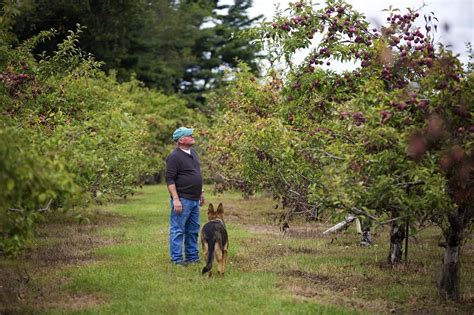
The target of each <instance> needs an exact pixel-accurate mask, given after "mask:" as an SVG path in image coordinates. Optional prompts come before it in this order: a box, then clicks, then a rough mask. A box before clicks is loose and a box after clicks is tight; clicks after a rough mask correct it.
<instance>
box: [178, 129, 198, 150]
mask: <svg viewBox="0 0 474 315" xmlns="http://www.w3.org/2000/svg"><path fill="white" fill-rule="evenodd" d="M193 131H194V129H192V128H186V127H179V128H178V129H176V130H175V131H174V132H173V140H174V141H176V143H177V144H178V145H183V146H188V147H190V146H192V145H193V144H194V137H193Z"/></svg>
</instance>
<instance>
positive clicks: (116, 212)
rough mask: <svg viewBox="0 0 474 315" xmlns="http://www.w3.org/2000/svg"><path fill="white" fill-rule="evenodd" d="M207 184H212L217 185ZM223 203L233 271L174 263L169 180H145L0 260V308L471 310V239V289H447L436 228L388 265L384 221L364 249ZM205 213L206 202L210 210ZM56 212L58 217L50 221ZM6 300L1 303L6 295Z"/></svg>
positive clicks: (470, 258) (471, 254) (259, 208)
mask: <svg viewBox="0 0 474 315" xmlns="http://www.w3.org/2000/svg"><path fill="white" fill-rule="evenodd" d="M208 191H210V189H208ZM208 202H213V203H215V204H217V203H219V202H223V203H224V207H225V211H226V224H227V229H228V232H229V238H230V255H229V265H228V268H227V272H226V275H225V277H223V278H221V277H218V276H215V277H212V278H208V277H203V276H202V275H201V274H200V269H201V268H202V266H201V265H199V266H189V267H176V266H173V265H171V264H170V262H169V255H168V220H169V202H168V197H167V192H166V188H165V187H164V186H148V187H145V188H144V189H143V190H140V191H139V192H137V194H135V196H134V197H133V198H131V200H128V201H127V202H123V201H122V202H119V203H113V204H110V205H109V206H107V207H103V208H101V209H94V211H93V212H91V215H90V216H89V217H90V222H88V223H83V224H77V223H76V222H75V221H72V220H71V221H68V220H66V222H64V219H62V222H61V223H53V224H51V223H50V224H48V225H44V226H42V227H41V228H40V230H39V232H40V235H39V238H38V239H39V245H38V246H37V248H36V249H34V250H31V251H29V252H28V253H26V254H25V256H24V257H22V258H21V260H7V259H0V268H1V269H0V271H1V274H0V314H3V313H21V314H25V313H32V314H33V313H34V314H38V313H47V314H76V313H78V314H88V313H91V314H96V313H101V314H169V313H171V314H352V313H376V314H379V313H420V312H421V313H430V314H433V313H434V314H436V313H438V314H447V313H452V314H462V313H465V314H469V313H470V312H472V310H473V309H474V276H473V275H474V272H473V271H474V264H473V262H474V246H473V244H472V240H471V241H470V242H468V243H467V244H466V245H465V246H464V247H463V251H462V275H461V278H462V291H463V300H462V301H461V302H458V303H453V302H449V303H445V302H441V301H439V300H438V297H437V294H436V287H435V284H436V280H437V277H438V275H439V273H438V270H439V266H440V262H441V257H442V250H441V249H439V248H438V247H436V246H435V244H436V243H437V241H438V234H439V233H438V231H437V230H435V229H434V228H433V229H426V230H424V231H422V232H421V233H420V235H419V236H418V237H417V239H416V240H411V241H410V256H409V262H408V263H407V264H401V265H400V266H399V267H396V268H390V267H388V266H387V265H386V263H385V258H386V255H387V252H388V247H387V246H388V244H387V239H388V236H387V231H379V233H378V234H377V235H376V238H375V242H376V245H375V246H372V247H371V248H360V247H359V246H358V245H357V244H358V238H359V236H358V235H357V234H356V233H354V231H353V229H351V228H350V229H349V230H347V231H345V232H343V233H340V234H338V235H337V238H335V237H334V236H323V235H322V234H321V232H322V231H323V230H324V229H326V228H327V227H329V226H330V225H331V224H330V223H306V222H294V223H291V227H290V232H289V233H287V234H286V235H282V234H281V232H280V231H279V227H278V226H277V225H276V224H275V222H274V221H273V220H272V217H273V216H272V214H274V213H275V211H278V210H275V209H274V205H275V204H274V202H273V201H272V200H271V198H269V197H265V196H257V197H255V198H252V199H247V200H243V199H242V198H241V197H240V195H239V194H237V193H227V194H225V195H220V196H212V195H209V196H208ZM206 220H207V215H206V209H203V212H202V215H201V221H202V222H203V223H204V222H205V221H206ZM53 221H54V220H53ZM2 304H3V305H2Z"/></svg>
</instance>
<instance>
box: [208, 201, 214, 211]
mask: <svg viewBox="0 0 474 315" xmlns="http://www.w3.org/2000/svg"><path fill="white" fill-rule="evenodd" d="M207 212H214V205H213V204H212V203H210V204H209V208H207Z"/></svg>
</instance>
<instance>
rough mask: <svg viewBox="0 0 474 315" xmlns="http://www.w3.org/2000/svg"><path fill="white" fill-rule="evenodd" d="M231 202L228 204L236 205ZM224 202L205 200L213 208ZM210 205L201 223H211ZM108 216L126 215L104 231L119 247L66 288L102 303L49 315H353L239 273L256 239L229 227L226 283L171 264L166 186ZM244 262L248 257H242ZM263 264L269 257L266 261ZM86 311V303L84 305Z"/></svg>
mask: <svg viewBox="0 0 474 315" xmlns="http://www.w3.org/2000/svg"><path fill="white" fill-rule="evenodd" d="M239 198H240V197H239V196H238V195H237V194H236V195H233V196H232V195H231V196H230V198H229V199H231V200H232V199H233V200H236V199H239ZM219 201H221V202H224V204H225V200H224V198H222V197H220V198H219V197H213V196H208V197H207V204H208V203H209V202H214V203H216V202H219ZM207 204H206V206H205V207H203V209H202V213H201V222H202V223H204V222H206V221H207V210H206V209H207ZM109 209H110V211H114V212H117V213H118V214H120V215H123V216H127V217H128V218H127V219H125V220H124V221H123V222H122V223H120V224H119V225H115V226H113V227H110V228H107V229H104V230H102V231H100V234H101V235H102V236H104V237H105V238H112V239H119V240H120V242H119V243H117V244H114V245H112V246H106V247H103V248H100V249H98V250H95V254H96V255H97V256H98V258H97V260H96V261H94V262H92V263H87V264H84V265H79V266H74V267H71V268H66V269H65V270H64V271H62V273H63V274H64V275H65V276H66V277H67V278H68V279H69V280H68V281H67V283H66V284H65V285H64V289H66V290H69V291H71V292H72V293H73V294H74V293H77V294H78V295H79V296H87V295H88V294H91V295H95V296H97V297H99V298H100V300H101V301H103V303H99V304H98V305H93V307H91V308H85V309H76V310H72V311H68V309H67V308H68V307H67V305H63V306H61V308H56V309H54V308H53V309H49V310H47V311H46V313H50V314H56V313H58V314H63V313H71V314H72V313H81V314H89V313H90V314H96V313H100V314H315V313H318V314H319V313H321V314H350V313H353V312H350V311H345V310H344V308H342V307H336V306H326V305H321V304H319V303H318V301H317V300H316V299H315V300H313V301H308V300H303V299H297V298H293V297H291V295H289V294H285V292H282V291H281V290H280V289H279V288H277V286H276V285H277V274H275V273H272V272H261V271H259V270H255V271H250V270H249V268H250V266H245V265H243V266H240V267H236V265H237V264H236V263H234V262H233V261H234V260H235V258H236V256H238V253H239V252H240V253H246V252H247V249H246V248H245V247H246V246H248V243H247V242H245V241H244V240H247V239H249V238H250V237H251V236H252V234H251V233H249V232H246V231H244V230H243V229H241V228H239V227H238V226H236V225H233V224H232V223H230V222H229V223H228V224H227V228H228V232H229V235H230V244H231V246H230V258H229V260H230V264H229V266H228V269H227V273H226V275H225V277H223V278H222V277H218V276H213V277H212V278H208V277H206V276H202V275H201V274H200V270H201V268H202V266H201V265H199V266H189V267H186V268H183V267H177V266H174V265H171V263H170V261H169V246H168V231H169V211H170V210H169V197H168V193H167V191H166V187H165V186H163V185H161V186H147V187H145V188H144V189H143V190H140V192H139V193H138V194H137V195H135V197H133V198H132V200H131V201H129V202H126V203H123V204H119V205H111V206H110V207H109ZM242 255H244V254H242ZM261 259H265V257H263V256H262V257H261ZM86 306H87V303H86Z"/></svg>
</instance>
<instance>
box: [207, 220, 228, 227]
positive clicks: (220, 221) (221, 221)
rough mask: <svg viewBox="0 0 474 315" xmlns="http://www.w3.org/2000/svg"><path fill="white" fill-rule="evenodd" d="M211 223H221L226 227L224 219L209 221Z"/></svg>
mask: <svg viewBox="0 0 474 315" xmlns="http://www.w3.org/2000/svg"><path fill="white" fill-rule="evenodd" d="M209 222H219V223H221V224H222V225H223V226H225V223H224V221H223V220H222V219H212V220H209Z"/></svg>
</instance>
